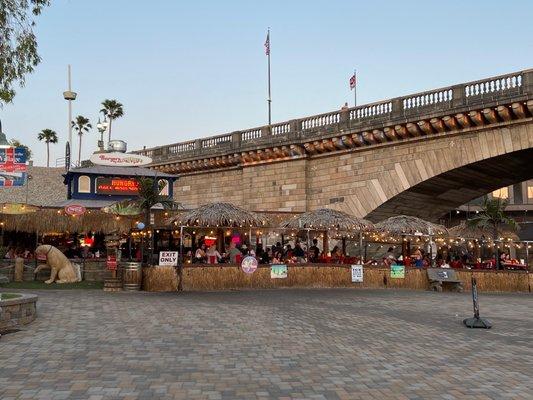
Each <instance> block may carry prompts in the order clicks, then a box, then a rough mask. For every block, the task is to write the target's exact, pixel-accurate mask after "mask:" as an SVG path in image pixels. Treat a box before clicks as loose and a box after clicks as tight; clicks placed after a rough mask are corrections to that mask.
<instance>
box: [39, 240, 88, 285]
mask: <svg viewBox="0 0 533 400" xmlns="http://www.w3.org/2000/svg"><path fill="white" fill-rule="evenodd" d="M35 256H36V257H37V258H39V256H46V264H41V265H39V266H38V267H37V268H35V271H34V272H33V273H34V274H37V272H39V271H40V270H42V269H45V268H51V269H52V272H51V273H50V279H48V280H47V281H45V283H54V282H57V283H73V282H79V281H81V273H80V266H79V265H77V264H73V263H71V262H70V260H69V259H68V258H67V257H66V256H65V255H64V254H63V253H62V252H61V250H59V249H58V248H57V247H54V246H52V245H49V244H43V245H41V246H39V247H37V248H36V249H35ZM56 278H58V279H57V280H56Z"/></svg>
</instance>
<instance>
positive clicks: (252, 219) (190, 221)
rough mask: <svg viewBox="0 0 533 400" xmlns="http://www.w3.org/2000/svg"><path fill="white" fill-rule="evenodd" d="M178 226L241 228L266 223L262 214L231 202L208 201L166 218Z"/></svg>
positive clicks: (259, 225)
mask: <svg viewBox="0 0 533 400" xmlns="http://www.w3.org/2000/svg"><path fill="white" fill-rule="evenodd" d="M168 222H170V223H174V224H175V225H180V226H199V227H219V228H239V227H241V228H243V227H250V228H252V227H261V226H265V225H266V222H267V221H266V219H265V217H264V216H263V215H261V214H258V213H255V212H252V211H248V210H245V209H244V208H241V207H237V206H236V205H234V204H231V203H208V204H204V205H202V206H200V207H198V208H196V209H194V210H190V211H187V212H185V213H182V214H180V215H177V216H174V217H172V218H169V219H168Z"/></svg>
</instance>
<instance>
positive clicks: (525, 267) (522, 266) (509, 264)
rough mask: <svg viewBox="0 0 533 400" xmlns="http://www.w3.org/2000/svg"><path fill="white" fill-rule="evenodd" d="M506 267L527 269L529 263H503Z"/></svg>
mask: <svg viewBox="0 0 533 400" xmlns="http://www.w3.org/2000/svg"><path fill="white" fill-rule="evenodd" d="M502 265H503V268H504V269H510V270H522V271H527V265H525V264H517V263H502Z"/></svg>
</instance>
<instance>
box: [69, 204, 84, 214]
mask: <svg viewBox="0 0 533 400" xmlns="http://www.w3.org/2000/svg"><path fill="white" fill-rule="evenodd" d="M85 211H87V210H86V208H85V207H83V206H80V205H79V204H71V205H69V206H65V214H68V215H72V216H78V215H83V214H85Z"/></svg>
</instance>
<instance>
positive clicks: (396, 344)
mask: <svg viewBox="0 0 533 400" xmlns="http://www.w3.org/2000/svg"><path fill="white" fill-rule="evenodd" d="M34 292H35V291H34ZM38 294H39V296H40V298H39V307H38V313H39V316H38V319H37V320H36V321H35V322H34V323H32V324H31V325H29V326H28V328H27V329H25V330H24V331H21V332H17V333H12V334H8V335H6V336H3V337H2V338H1V339H0V399H3V400H8V399H93V400H96V399H167V398H175V399H213V400H216V399H269V398H275V399H532V398H533V308H532V305H533V297H532V296H531V295H527V294H525V295H481V298H480V301H481V311H482V315H485V316H487V317H490V319H491V320H492V321H493V323H494V328H493V329H492V330H481V329H480V330H470V329H467V328H465V327H463V326H462V324H461V321H462V319H463V318H464V317H467V316H471V314H472V312H471V309H472V305H471V298H470V296H469V294H453V293H430V292H420V291H418V292H413V291H392V290H383V291H374V290H342V289H339V290H333V289H332V290H277V291H242V292H220V293H182V294H180V295H176V294H150V293H104V292H102V291H96V290H95V291H41V292H38Z"/></svg>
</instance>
